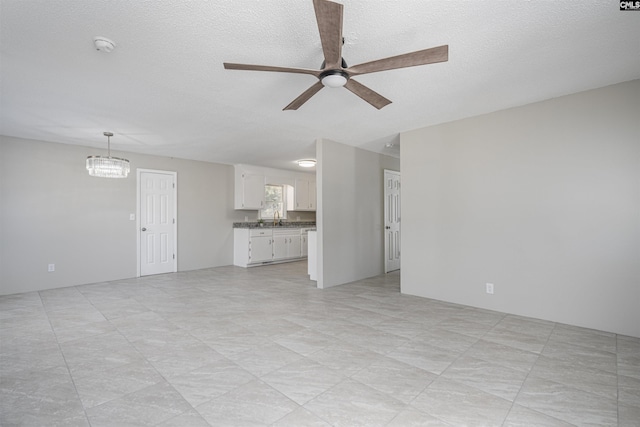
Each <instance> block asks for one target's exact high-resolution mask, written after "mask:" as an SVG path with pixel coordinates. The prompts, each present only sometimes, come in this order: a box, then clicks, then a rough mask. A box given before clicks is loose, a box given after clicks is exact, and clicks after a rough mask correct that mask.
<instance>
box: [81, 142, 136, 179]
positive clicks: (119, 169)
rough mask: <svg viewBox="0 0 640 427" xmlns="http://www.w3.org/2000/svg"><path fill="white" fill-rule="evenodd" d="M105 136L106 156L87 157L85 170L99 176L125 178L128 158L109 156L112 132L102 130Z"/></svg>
mask: <svg viewBox="0 0 640 427" xmlns="http://www.w3.org/2000/svg"><path fill="white" fill-rule="evenodd" d="M103 135H104V136H106V137H107V153H108V154H107V157H103V156H89V157H87V170H88V171H89V175H91V176H97V177H100V178H126V177H127V175H129V171H130V168H129V160H127V159H120V158H118V157H111V137H112V136H113V133H111V132H104V133H103Z"/></svg>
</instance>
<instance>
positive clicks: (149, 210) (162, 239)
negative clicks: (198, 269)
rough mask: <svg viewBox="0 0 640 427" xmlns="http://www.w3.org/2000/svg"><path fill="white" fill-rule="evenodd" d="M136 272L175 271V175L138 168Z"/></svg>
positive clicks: (148, 273) (147, 273) (158, 272)
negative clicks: (137, 266)
mask: <svg viewBox="0 0 640 427" xmlns="http://www.w3.org/2000/svg"><path fill="white" fill-rule="evenodd" d="M138 184H139V206H140V210H139V218H140V230H139V233H140V275H141V276H148V275H151V274H162V273H171V272H175V271H177V259H176V258H177V254H176V174H175V172H159V171H140V172H139V175H138Z"/></svg>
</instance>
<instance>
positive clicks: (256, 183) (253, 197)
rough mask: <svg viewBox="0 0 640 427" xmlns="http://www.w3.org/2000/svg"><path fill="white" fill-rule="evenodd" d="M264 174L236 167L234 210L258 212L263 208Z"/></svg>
mask: <svg viewBox="0 0 640 427" xmlns="http://www.w3.org/2000/svg"><path fill="white" fill-rule="evenodd" d="M264 184H265V177H264V174H260V173H255V172H249V171H246V170H243V169H242V168H239V167H236V173H235V199H234V200H235V201H234V208H235V209H248V210H258V209H262V208H263V207H264Z"/></svg>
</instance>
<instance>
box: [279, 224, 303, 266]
mask: <svg viewBox="0 0 640 427" xmlns="http://www.w3.org/2000/svg"><path fill="white" fill-rule="evenodd" d="M301 256H302V250H301V241H300V229H288V230H287V229H285V230H273V260H274V261H276V260H282V259H287V258H300V257H301Z"/></svg>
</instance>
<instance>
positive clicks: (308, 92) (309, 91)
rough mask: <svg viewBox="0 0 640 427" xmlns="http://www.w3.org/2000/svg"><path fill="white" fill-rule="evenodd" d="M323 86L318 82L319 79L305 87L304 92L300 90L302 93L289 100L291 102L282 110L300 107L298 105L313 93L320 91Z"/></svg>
mask: <svg viewBox="0 0 640 427" xmlns="http://www.w3.org/2000/svg"><path fill="white" fill-rule="evenodd" d="M323 87H324V85H323V84H322V82H320V81H318V82H316V84H314V85H313V86H311V87H310V88H309V89H307V90H305V91H304V92H302V95H300V96H299V97H297V98H296V99H294V100H293V101H291V104H289V105H287V106H286V107H284V108H283V109H282V110H283V111H284V110H297V109H298V108H300V106H301V105H302V104H304V103H305V102H307V101H308V100H309V99H310V98H311V97H312V96H313V95H315V94H316V93H318V92H319V91H320V89H322V88H323Z"/></svg>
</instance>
